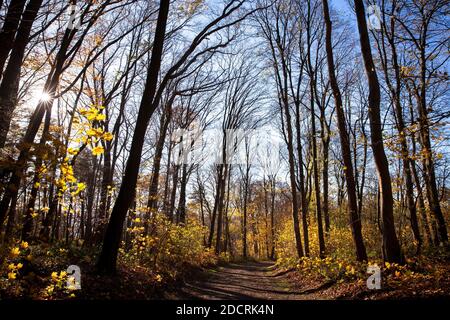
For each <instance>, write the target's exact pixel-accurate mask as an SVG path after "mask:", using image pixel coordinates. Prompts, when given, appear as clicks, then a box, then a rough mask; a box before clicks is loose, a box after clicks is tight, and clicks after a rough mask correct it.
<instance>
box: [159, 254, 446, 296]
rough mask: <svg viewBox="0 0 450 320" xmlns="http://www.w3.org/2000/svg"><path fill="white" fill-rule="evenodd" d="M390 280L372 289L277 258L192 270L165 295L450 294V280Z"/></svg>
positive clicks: (364, 284)
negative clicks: (278, 262)
mask: <svg viewBox="0 0 450 320" xmlns="http://www.w3.org/2000/svg"><path fill="white" fill-rule="evenodd" d="M444 282H445V283H442V282H441V283H440V284H439V286H437V287H436V283H435V282H434V281H429V282H421V283H410V284H409V285H408V284H407V283H404V282H401V283H399V284H400V285H395V284H392V283H389V285H387V284H386V286H384V287H383V288H382V289H380V290H369V289H367V287H366V283H365V282H364V281H361V280H359V281H353V282H336V281H332V280H325V279H318V278H316V277H311V276H308V275H303V274H301V273H299V272H298V271H293V270H281V269H278V268H276V266H275V264H274V262H269V261H263V262H235V263H226V264H222V265H220V266H217V267H213V268H208V269H204V270H201V271H197V272H195V273H194V274H191V276H190V277H189V279H187V280H185V281H184V283H183V285H181V286H180V287H179V288H177V289H176V290H174V291H170V292H166V293H165V294H164V295H163V297H162V298H163V299H173V300H178V299H187V300H197V299H200V300H259V299H262V300H335V299H404V298H446V299H448V298H450V292H449V288H450V282H449V280H448V278H447V280H446V281H444Z"/></svg>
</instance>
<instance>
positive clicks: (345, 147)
mask: <svg viewBox="0 0 450 320" xmlns="http://www.w3.org/2000/svg"><path fill="white" fill-rule="evenodd" d="M322 2H323V11H324V18H325V26H326V39H325V41H326V51H327V63H328V74H329V77H330V85H331V88H332V90H333V96H334V101H335V104H336V115H337V125H338V129H339V137H340V142H341V152H342V158H343V161H344V166H345V168H344V173H345V179H346V182H347V197H348V215H349V220H350V226H351V230H352V236H353V241H354V243H355V249H356V259H357V260H358V261H364V260H367V253H366V247H365V245H364V240H363V236H362V232H361V220H360V218H359V216H358V203H357V196H356V184H355V176H354V174H353V164H352V159H351V151H350V138H349V135H348V132H347V128H346V125H345V114H344V109H343V106H342V96H341V91H340V89H339V85H338V82H337V79H336V71H335V66H334V57H333V45H332V41H331V39H332V38H331V35H332V24H331V19H330V13H329V9H328V1H327V0H322Z"/></svg>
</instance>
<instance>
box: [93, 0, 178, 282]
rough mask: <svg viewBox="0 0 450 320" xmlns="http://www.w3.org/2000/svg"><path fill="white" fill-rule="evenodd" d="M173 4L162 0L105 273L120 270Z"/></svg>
mask: <svg viewBox="0 0 450 320" xmlns="http://www.w3.org/2000/svg"><path fill="white" fill-rule="evenodd" d="M169 4H170V1H168V0H162V1H161V2H160V8H159V13H158V20H157V23H156V30H155V40H154V43H153V49H152V56H151V60H150V66H149V69H148V73H147V80H146V84H145V89H144V93H143V96H142V100H141V105H140V107H139V113H138V118H137V121H136V127H135V130H134V134H133V138H132V142H131V148H130V155H129V157H128V161H127V165H126V169H125V175H124V177H123V180H122V185H121V187H120V191H119V194H118V196H117V199H116V203H115V204H114V208H113V211H112V213H111V218H110V220H109V223H108V227H107V229H106V233H105V238H104V241H103V247H102V251H101V253H100V257H99V260H98V263H97V268H98V271H99V272H100V273H104V274H111V273H115V271H116V264H117V253H118V250H119V245H120V240H121V236H122V228H123V222H124V220H125V217H126V215H127V211H128V208H129V207H130V205H131V202H132V201H133V198H134V195H135V192H136V190H135V188H136V182H137V178H138V173H139V165H140V160H141V159H140V157H141V153H142V148H143V145H144V138H145V132H146V131H147V125H148V122H149V120H150V118H151V116H152V115H153V112H154V111H155V109H156V107H157V105H158V103H159V101H153V100H154V97H155V92H156V86H157V82H158V74H159V69H160V66H161V56H162V51H163V46H164V38H165V33H166V23H167V17H168V13H169Z"/></svg>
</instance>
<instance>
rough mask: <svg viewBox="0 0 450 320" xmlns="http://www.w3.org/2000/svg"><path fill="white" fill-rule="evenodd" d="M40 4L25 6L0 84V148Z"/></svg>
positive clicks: (35, 1) (32, 2) (38, 1)
mask: <svg viewBox="0 0 450 320" xmlns="http://www.w3.org/2000/svg"><path fill="white" fill-rule="evenodd" d="M41 4H42V0H30V2H29V3H28V5H27V7H26V8H25V12H24V14H23V19H22V22H21V23H20V26H19V29H18V30H17V36H16V39H15V42H14V47H13V48H12V52H11V57H10V59H9V61H8V65H7V66H6V69H5V72H4V75H3V78H2V83H1V85H0V148H2V147H4V146H5V142H6V136H7V135H8V131H9V127H10V125H11V119H12V115H13V112H14V109H15V108H16V105H17V91H18V90H19V78H20V70H21V68H22V60H23V57H24V55H25V47H26V46H27V44H28V38H29V36H30V32H31V27H32V25H33V22H34V20H35V19H36V16H37V13H38V11H39V8H40V7H41ZM2 47H3V43H2ZM0 58H1V57H0ZM0 63H1V61H0ZM2 68H3V67H2Z"/></svg>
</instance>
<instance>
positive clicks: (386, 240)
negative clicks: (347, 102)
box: [354, 0, 403, 263]
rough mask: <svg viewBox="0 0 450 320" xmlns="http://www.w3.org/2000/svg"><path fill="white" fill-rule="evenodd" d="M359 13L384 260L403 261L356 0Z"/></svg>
mask: <svg viewBox="0 0 450 320" xmlns="http://www.w3.org/2000/svg"><path fill="white" fill-rule="evenodd" d="M354 2H355V10H356V17H357V21H358V30H359V38H360V45H361V53H362V57H363V60H364V67H365V69H366V75H367V80H368V83H369V98H368V102H369V121H370V131H371V142H372V151H373V156H374V160H375V166H376V169H377V173H378V182H379V187H380V193H381V195H380V197H381V208H380V209H381V216H382V219H383V248H384V250H383V251H384V257H383V258H384V260H385V261H389V262H397V263H402V262H403V256H402V252H401V249H400V244H399V242H398V239H397V234H396V232H395V225H394V212H393V205H394V201H393V198H392V185H391V176H390V173H389V163H388V160H387V157H386V153H385V152H384V145H383V134H382V129H381V116H380V85H379V82H378V77H377V73H376V71H375V65H374V63H373V58H372V51H371V48H370V39H369V33H368V30H367V23H366V13H365V9H364V3H363V1H362V0H354Z"/></svg>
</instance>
